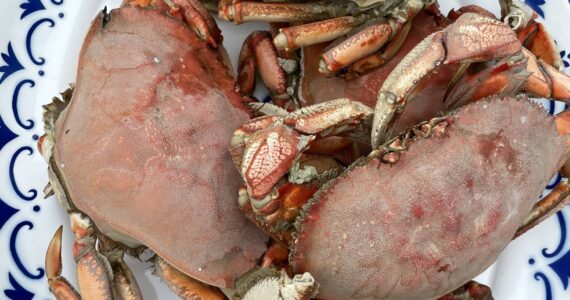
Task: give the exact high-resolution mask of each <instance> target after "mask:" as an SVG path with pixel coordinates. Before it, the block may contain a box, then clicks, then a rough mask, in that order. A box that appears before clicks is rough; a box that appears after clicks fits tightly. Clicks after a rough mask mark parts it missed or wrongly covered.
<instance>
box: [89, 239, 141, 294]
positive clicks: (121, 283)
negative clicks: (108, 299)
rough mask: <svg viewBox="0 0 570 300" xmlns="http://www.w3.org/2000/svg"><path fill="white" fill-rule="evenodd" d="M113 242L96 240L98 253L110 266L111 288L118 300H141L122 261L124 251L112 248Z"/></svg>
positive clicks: (135, 283)
mask: <svg viewBox="0 0 570 300" xmlns="http://www.w3.org/2000/svg"><path fill="white" fill-rule="evenodd" d="M114 244H115V242H113V241H111V240H109V239H108V238H106V237H105V238H100V239H99V240H98V248H99V252H100V253H101V254H103V255H104V256H105V257H106V258H107V259H108V260H109V263H110V264H111V269H112V270H113V288H114V290H115V293H116V295H117V296H118V297H119V299H122V300H131V299H132V300H135V299H142V298H143V296H142V293H141V290H140V288H139V285H138V283H137V280H136V278H135V276H134V275H133V272H132V271H131V269H130V268H129V266H127V264H126V263H125V261H123V256H124V251H123V250H121V249H119V248H118V247H115V246H114Z"/></svg>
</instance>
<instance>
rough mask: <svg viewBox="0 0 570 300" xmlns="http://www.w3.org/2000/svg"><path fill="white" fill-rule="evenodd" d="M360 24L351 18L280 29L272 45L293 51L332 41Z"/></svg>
mask: <svg viewBox="0 0 570 300" xmlns="http://www.w3.org/2000/svg"><path fill="white" fill-rule="evenodd" d="M359 24H360V22H359V21H357V19H356V18H354V17H351V16H346V17H339V18H335V19H330V20H324V21H320V22H313V23H308V24H303V25H298V26H291V27H285V28H281V29H280V30H279V33H278V34H277V35H276V36H275V39H274V40H273V43H274V44H275V46H276V47H277V48H279V49H284V50H286V51H293V50H295V49H297V48H300V47H303V46H307V45H313V44H317V43H321V42H326V41H332V40H334V39H337V38H340V37H342V36H343V35H345V34H347V33H349V32H350V31H351V30H352V29H354V28H355V27H357V26H358V25H359Z"/></svg>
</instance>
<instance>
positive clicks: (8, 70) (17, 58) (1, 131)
mask: <svg viewBox="0 0 570 300" xmlns="http://www.w3.org/2000/svg"><path fill="white" fill-rule="evenodd" d="M18 2H19V3H15V4H19V5H18V7H19V8H20V9H21V14H20V15H19V18H20V20H22V26H24V24H30V25H25V26H29V27H28V28H27V31H26V32H27V33H26V38H25V40H22V42H24V43H22V44H19V42H20V41H16V40H11V41H0V85H4V86H11V87H13V88H12V95H11V97H12V98H11V99H12V102H11V108H12V110H11V111H12V116H1V115H0V154H1V155H2V157H9V158H8V159H7V161H9V167H8V172H7V174H8V177H9V182H10V185H9V187H10V188H11V190H12V192H13V194H14V195H15V197H13V198H9V199H8V198H4V199H1V198H0V232H2V233H3V234H7V235H8V236H9V249H10V252H9V255H8V256H4V255H3V256H2V259H3V260H5V259H11V260H12V263H11V265H13V266H14V267H13V268H10V269H9V270H0V271H1V272H7V275H8V284H9V285H7V286H0V289H1V290H2V291H3V295H4V296H5V297H6V298H8V299H24V300H26V299H32V298H34V296H35V295H36V291H34V290H32V289H30V288H28V287H27V285H28V284H29V281H28V280H32V281H36V280H45V270H44V269H43V268H42V267H39V266H30V265H27V264H29V262H26V261H25V260H24V259H22V257H21V255H20V253H19V252H18V249H20V248H19V247H18V240H19V237H20V236H21V235H22V234H24V233H23V232H25V231H29V232H30V233H31V234H34V231H33V229H34V223H33V222H32V220H29V219H27V218H29V216H27V215H26V214H25V213H23V212H24V211H26V210H27V209H28V208H29V207H30V205H27V204H29V203H34V205H32V206H31V207H32V211H33V212H34V213H39V212H40V210H41V206H40V205H39V204H38V203H36V201H38V200H41V197H39V193H38V190H37V189H36V188H23V186H21V183H19V182H18V177H17V176H16V174H15V170H16V169H18V165H19V163H21V161H22V160H24V159H29V157H30V156H32V155H37V154H36V153H35V152H36V151H35V142H34V141H35V140H37V139H38V136H37V135H36V134H32V130H38V128H36V123H35V122H34V120H33V119H32V118H23V117H22V116H21V115H20V111H19V107H21V105H22V103H20V101H21V98H23V97H21V93H22V91H23V90H24V89H34V88H36V87H37V86H38V83H39V80H38V79H39V77H42V76H43V75H44V71H43V70H41V69H39V67H40V66H42V65H44V64H45V63H46V58H45V57H41V56H39V55H38V54H36V53H34V51H33V48H34V47H33V46H34V40H35V39H34V34H35V33H36V30H37V29H38V28H39V27H40V26H42V25H44V24H46V25H47V26H46V25H44V26H46V27H47V28H54V27H55V26H56V23H57V22H56V20H57V18H60V19H61V18H63V16H64V14H63V13H61V9H62V8H63V4H64V1H63V0H49V2H48V0H19V1H18ZM18 49H19V50H18ZM22 49H25V51H22ZM4 98H5V97H2V99H0V100H5V99H4ZM6 104H7V103H3V104H2V105H6ZM25 104H26V105H37V103H25ZM3 117H4V118H3ZM7 118H13V120H14V121H15V123H14V122H11V123H9V122H5V121H6V120H7ZM7 123H8V124H16V125H17V126H16V127H15V128H14V127H12V128H11V127H10V126H9V125H7ZM11 126H13V125H11ZM30 135H31V136H32V139H29V137H30ZM22 140H24V141H26V144H28V145H24V146H20V147H14V146H13V145H15V144H14V143H15V142H18V141H20V142H21V141H22ZM20 180H21V179H20ZM19 215H21V216H19ZM16 216H18V217H16ZM16 219H17V220H18V221H17V222H15V221H16ZM23 278H27V280H23V281H22V279H23ZM44 282H45V281H44ZM2 284H5V283H2ZM44 285H45V283H44Z"/></svg>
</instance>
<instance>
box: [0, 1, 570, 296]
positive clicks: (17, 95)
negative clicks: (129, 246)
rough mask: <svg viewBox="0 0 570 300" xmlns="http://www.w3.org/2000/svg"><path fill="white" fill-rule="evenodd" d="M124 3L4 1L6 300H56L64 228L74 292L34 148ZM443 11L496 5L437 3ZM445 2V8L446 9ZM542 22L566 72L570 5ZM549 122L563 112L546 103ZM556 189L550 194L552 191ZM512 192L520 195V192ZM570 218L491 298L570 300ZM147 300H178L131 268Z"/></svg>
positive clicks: (491, 280) (520, 243) (544, 235)
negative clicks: (92, 42)
mask: <svg viewBox="0 0 570 300" xmlns="http://www.w3.org/2000/svg"><path fill="white" fill-rule="evenodd" d="M120 2H121V1H120V0H106V1H105V0H90V1H71V0H4V1H0V298H4V297H6V298H9V299H32V298H34V299H50V298H53V297H52V295H51V294H50V292H49V289H48V287H47V282H46V278H45V270H44V254H45V251H46V248H47V245H48V243H49V240H50V238H51V236H52V234H53V233H54V231H55V230H56V229H57V227H58V226H59V225H61V224H64V231H65V233H66V234H65V236H64V249H63V258H64V270H63V273H64V275H65V276H66V277H67V278H68V279H70V280H71V281H72V282H74V283H75V275H74V269H73V268H74V263H73V260H72V259H71V253H70V252H71V251H70V250H71V241H72V237H71V235H70V229H69V225H68V224H69V222H68V218H67V216H66V215H65V213H64V211H63V209H62V207H61V206H60V205H59V204H58V203H57V201H56V200H55V199H54V198H49V199H46V200H44V199H43V197H42V190H43V187H44V186H45V185H46V183H47V174H46V164H45V163H44V161H43V160H42V158H41V157H40V155H39V154H38V152H37V151H36V148H35V144H36V140H37V137H38V136H41V135H42V134H43V126H42V123H41V105H42V104H45V103H48V102H49V101H50V99H51V97H52V96H54V95H57V94H58V93H59V92H60V91H63V90H65V89H66V87H67V86H68V84H69V83H71V82H73V80H74V76H75V69H76V67H77V57H78V54H79V49H80V46H81V43H82V41H83V37H84V35H85V32H86V30H87V28H88V26H89V24H90V22H91V19H92V18H93V17H94V16H95V15H96V14H97V12H98V11H99V10H101V9H102V8H103V7H104V6H108V7H109V8H113V7H116V6H118V5H119V4H120ZM440 2H442V10H443V11H447V10H449V9H450V8H451V7H459V6H461V5H465V4H473V3H477V2H479V3H484V2H485V3H486V5H490V4H489V2H492V6H491V7H488V8H490V9H491V10H493V11H494V12H495V13H498V4H496V3H495V1H489V0H487V1H483V0H479V1H440ZM443 2H446V3H443ZM525 2H527V3H528V4H530V5H531V6H532V7H533V8H534V9H535V10H536V11H537V12H538V13H539V14H540V15H541V16H542V17H543V18H544V19H543V20H542V21H543V22H544V23H546V25H547V27H548V29H549V30H550V32H551V33H552V35H553V36H554V38H555V39H556V41H557V43H558V46H559V48H560V50H561V55H562V57H563V59H564V65H565V67H567V68H568V67H569V66H570V33H568V32H567V29H568V24H570V23H569V20H570V4H569V2H568V1H548V3H544V2H545V1H544V0H526V1H525ZM219 24H220V25H221V27H222V30H223V32H224V36H225V45H226V47H227V49H228V50H229V52H230V53H231V54H232V55H233V62H234V65H235V62H236V57H235V56H236V55H235V54H237V53H238V51H239V47H240V46H241V43H242V41H243V40H244V39H245V36H246V35H247V34H248V33H249V32H251V31H252V30H253V29H257V28H263V26H264V25H263V24H246V25H242V26H241V27H240V30H235V29H234V27H233V25H231V24H227V23H225V22H219ZM544 104H545V106H546V107H547V109H549V110H550V111H551V112H558V111H560V110H562V109H564V105H562V104H560V103H557V104H554V103H551V102H544ZM556 180H560V179H559V178H555V179H554V180H553V181H552V182H551V184H552V185H553V184H554V183H555V181H556ZM552 185H551V186H552ZM513 188H517V187H516V186H515V187H513ZM568 226H570V210H569V209H568V208H567V209H565V210H564V211H563V212H561V213H558V214H557V215H556V216H553V217H552V218H550V219H549V220H547V221H546V222H544V223H543V224H541V225H540V226H539V227H538V228H536V229H533V230H532V231H530V232H528V233H527V234H526V235H525V236H523V237H521V238H519V239H517V240H516V241H514V242H513V243H511V245H510V246H509V247H508V248H507V249H506V250H505V251H504V252H503V254H502V255H501V257H500V258H499V260H498V261H497V263H496V264H495V265H494V266H493V267H491V268H490V269H489V270H487V271H486V272H485V273H484V274H482V275H481V276H479V277H478V279H479V280H480V281H482V282H484V283H486V284H489V285H490V286H491V287H492V288H493V294H494V296H495V299H499V300H503V299H517V300H519V299H521V300H524V299H528V300H536V299H545V300H552V299H554V300H561V299H570V288H569V281H570V241H569V240H568V237H569V236H570V233H569V232H568V231H569V230H568ZM128 263H129V264H130V265H131V267H132V268H133V270H134V272H135V274H136V277H137V279H138V280H139V283H140V285H141V288H142V289H143V293H144V294H145V296H146V299H158V298H160V299H169V298H175V296H174V294H172V293H171V292H170V291H169V290H168V289H167V288H166V287H165V286H164V285H163V284H162V283H161V282H160V281H159V280H158V279H157V278H156V277H154V276H153V275H152V274H151V273H152V271H151V270H150V269H149V268H148V267H149V265H150V264H149V263H145V262H141V261H135V260H129V261H128Z"/></svg>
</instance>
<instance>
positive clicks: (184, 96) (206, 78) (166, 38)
mask: <svg viewBox="0 0 570 300" xmlns="http://www.w3.org/2000/svg"><path fill="white" fill-rule="evenodd" d="M224 51H225V50H224V49H223V47H222V46H221V45H220V46H218V49H213V48H211V47H210V46H208V44H207V43H206V42H205V41H203V40H202V39H200V38H199V37H198V36H197V35H196V34H195V33H194V32H193V31H192V30H191V29H190V28H189V27H188V26H185V24H183V23H182V22H181V21H179V20H177V19H175V18H172V17H168V16H165V15H163V14H162V13H160V12H159V11H158V10H153V9H140V8H128V7H123V8H121V9H117V10H113V11H111V13H110V14H108V15H106V14H101V15H99V16H98V17H97V18H96V19H95V21H94V22H93V24H92V26H91V29H90V31H89V33H88V36H87V38H86V41H85V44H84V46H83V49H82V52H81V59H80V62H79V70H78V76H77V82H76V86H75V91H74V94H73V99H72V101H71V104H70V105H69V107H68V108H67V110H66V111H64V113H63V114H62V115H61V117H60V118H59V119H58V120H57V123H56V136H55V140H56V144H55V147H54V159H55V163H56V165H57V168H58V169H59V170H58V171H59V172H60V174H61V176H62V179H63V182H64V184H65V187H66V190H67V193H68V195H69V196H70V198H71V199H69V200H72V203H73V205H74V206H76V207H77V208H78V209H79V210H81V211H82V212H84V213H86V214H87V215H88V216H89V217H90V218H92V219H93V221H94V222H95V224H96V225H97V228H98V229H99V230H100V231H101V232H103V233H104V234H107V235H108V236H110V237H112V238H113V239H115V240H117V241H120V242H122V243H124V244H126V245H128V246H136V245H141V244H142V245H145V246H148V247H149V248H150V249H152V250H153V251H155V252H156V253H157V254H158V255H159V256H161V257H162V258H164V259H165V260H166V261H168V262H169V263H170V264H172V265H173V266H175V267H176V268H178V269H179V270H181V271H182V272H184V273H186V274H187V275H189V276H191V277H194V278H196V279H198V280H200V281H203V282H206V283H208V284H212V285H215V286H220V287H230V286H232V285H233V284H234V281H235V279H236V278H237V277H238V276H240V275H241V274H243V273H244V272H246V271H248V270H249V269H251V268H252V267H254V266H255V264H256V260H257V259H258V258H259V257H260V256H261V254H262V253H263V252H264V251H265V248H266V247H265V241H266V237H265V236H264V235H263V234H262V233H261V232H260V231H259V230H258V229H256V228H255V226H254V225H253V224H251V223H250V222H248V221H247V219H246V218H245V217H244V216H243V215H242V214H241V213H240V212H239V210H238V208H237V207H236V205H235V202H234V201H233V199H234V197H235V195H236V193H237V190H238V186H239V184H240V177H239V174H238V173H237V172H236V171H235V168H233V166H232V161H231V159H230V156H229V153H228V152H227V143H228V141H229V139H230V137H231V135H232V132H233V130H234V129H235V128H237V127H238V126H239V125H240V124H241V123H243V122H245V121H246V120H248V119H249V116H248V113H247V112H246V110H245V109H244V107H243V105H242V104H241V101H242V100H241V97H240V96H239V95H238V94H236V93H235V92H234V89H233V87H234V82H233V76H232V71H231V69H230V68H229V67H228V66H227V65H226V64H225V62H226V55H227V54H226V53H225V52H224Z"/></svg>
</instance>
